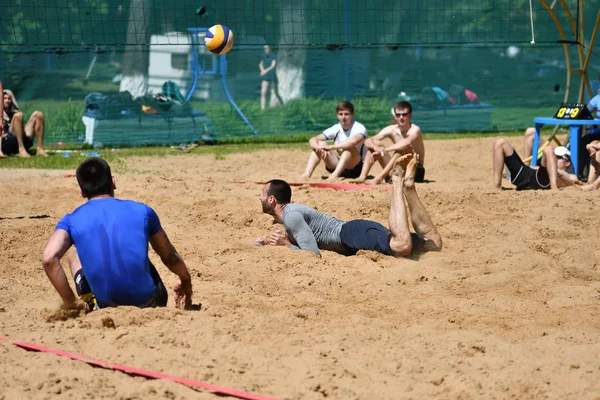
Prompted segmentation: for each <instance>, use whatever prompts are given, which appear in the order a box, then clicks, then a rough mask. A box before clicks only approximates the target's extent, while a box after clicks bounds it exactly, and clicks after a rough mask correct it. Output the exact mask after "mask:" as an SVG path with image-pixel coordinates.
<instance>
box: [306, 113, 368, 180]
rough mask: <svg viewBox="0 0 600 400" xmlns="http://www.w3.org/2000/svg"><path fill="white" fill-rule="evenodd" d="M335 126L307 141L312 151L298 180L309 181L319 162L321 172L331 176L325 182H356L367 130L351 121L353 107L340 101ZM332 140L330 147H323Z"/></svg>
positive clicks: (364, 152)
mask: <svg viewBox="0 0 600 400" xmlns="http://www.w3.org/2000/svg"><path fill="white" fill-rule="evenodd" d="M336 115H337V119H338V121H339V123H338V124H335V125H333V126H332V127H330V128H327V129H326V130H325V131H323V133H320V134H318V135H316V136H314V137H312V138H311V139H310V140H309V142H308V143H309V145H310V148H311V149H312V151H311V153H310V156H309V158H308V163H307V164H306V170H305V171H304V173H303V174H302V175H301V177H300V178H302V179H308V178H310V177H311V175H312V173H313V172H314V170H315V168H316V167H317V165H319V163H320V162H321V160H322V161H323V162H324V163H325V168H326V169H327V171H328V172H331V175H330V176H329V178H327V180H328V181H331V180H333V179H336V178H338V177H343V178H356V177H358V176H359V175H360V171H361V169H362V166H363V160H364V157H365V155H366V152H367V149H366V147H365V145H364V143H363V142H364V140H365V139H366V138H367V129H366V128H365V127H364V125H363V124H361V123H360V122H357V121H355V120H354V105H353V104H352V103H349V102H347V101H342V102H341V103H339V104H338V105H337V107H336ZM328 140H330V141H331V140H332V141H333V144H331V145H330V144H327V141H328Z"/></svg>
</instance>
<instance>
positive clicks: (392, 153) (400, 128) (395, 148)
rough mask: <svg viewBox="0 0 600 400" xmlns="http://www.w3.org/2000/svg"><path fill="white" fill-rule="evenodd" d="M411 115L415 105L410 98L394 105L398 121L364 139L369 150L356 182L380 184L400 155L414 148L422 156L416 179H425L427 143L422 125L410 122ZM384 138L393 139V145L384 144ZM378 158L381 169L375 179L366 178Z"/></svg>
mask: <svg viewBox="0 0 600 400" xmlns="http://www.w3.org/2000/svg"><path fill="white" fill-rule="evenodd" d="M411 118H412V105H411V104H410V103H409V102H408V101H401V102H398V103H396V104H395V105H394V119H395V120H396V124H392V125H388V126H386V127H385V128H383V129H382V130H381V131H380V132H379V133H378V134H377V135H375V136H373V137H372V138H368V139H367V140H366V142H365V145H366V146H367V149H368V153H367V156H366V157H365V161H364V164H363V168H362V170H361V173H360V176H359V177H358V178H357V179H355V180H353V181H352V182H353V183H363V182H366V183H367V184H372V185H378V184H380V183H381V182H382V181H383V180H384V179H386V178H387V177H388V175H389V174H390V171H391V170H392V168H393V167H394V164H395V162H396V160H398V158H399V157H400V156H401V155H403V154H406V153H412V152H413V151H414V152H415V153H417V154H418V155H419V164H418V165H417V172H416V175H415V182H423V181H424V179H425V168H424V167H423V165H424V161H425V145H424V143H423V135H422V134H421V128H419V127H418V126H417V125H415V124H413V123H411V122H410V119H411ZM385 138H390V139H391V140H392V142H393V144H392V145H390V146H388V147H386V146H385V144H384V143H383V140H384V139H385ZM375 161H379V164H381V168H382V171H381V172H380V173H379V174H378V175H377V176H376V177H375V178H373V179H371V180H368V181H367V175H368V173H369V171H370V169H371V167H372V166H373V164H375Z"/></svg>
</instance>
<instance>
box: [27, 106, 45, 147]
mask: <svg viewBox="0 0 600 400" xmlns="http://www.w3.org/2000/svg"><path fill="white" fill-rule="evenodd" d="M45 123H46V122H45V119H44V114H43V113H42V112H41V111H35V112H34V113H33V114H31V117H30V118H29V121H28V122H27V125H25V135H27V137H29V138H31V139H33V137H34V135H35V139H36V147H37V150H36V155H38V156H44V157H48V154H46V152H45V151H44V147H43V146H44V131H45Z"/></svg>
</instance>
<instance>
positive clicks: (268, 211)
mask: <svg viewBox="0 0 600 400" xmlns="http://www.w3.org/2000/svg"><path fill="white" fill-rule="evenodd" d="M260 204H261V205H262V211H263V212H264V213H265V214H271V208H270V207H269V203H267V202H266V201H261V202H260Z"/></svg>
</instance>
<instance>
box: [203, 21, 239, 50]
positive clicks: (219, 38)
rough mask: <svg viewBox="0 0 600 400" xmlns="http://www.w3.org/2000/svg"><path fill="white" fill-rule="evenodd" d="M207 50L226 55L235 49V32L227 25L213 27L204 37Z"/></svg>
mask: <svg viewBox="0 0 600 400" xmlns="http://www.w3.org/2000/svg"><path fill="white" fill-rule="evenodd" d="M204 42H205V43H206V48H207V49H208V50H209V51H210V52H211V53H215V54H225V53H227V52H228V51H229V50H231V48H232V47H233V32H232V31H231V30H230V29H229V28H228V27H226V26H225V25H214V26H211V27H210V28H209V29H208V31H207V32H206V36H204Z"/></svg>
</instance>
